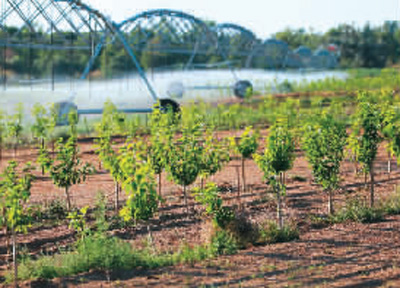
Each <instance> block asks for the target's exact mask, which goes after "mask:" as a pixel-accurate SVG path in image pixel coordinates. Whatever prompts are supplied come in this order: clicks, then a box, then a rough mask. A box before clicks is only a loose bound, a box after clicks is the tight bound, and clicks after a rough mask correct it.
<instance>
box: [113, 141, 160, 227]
mask: <svg viewBox="0 0 400 288" xmlns="http://www.w3.org/2000/svg"><path fill="white" fill-rule="evenodd" d="M145 150H146V148H145V144H143V143H142V142H137V143H133V144H129V145H128V146H127V147H124V148H123V149H122V151H121V153H120V156H119V161H120V165H121V172H122V174H123V178H124V182H123V184H122V186H123V188H124V190H125V192H126V194H127V196H128V200H127V201H126V204H125V206H124V207H123V208H122V209H121V210H120V216H121V217H122V218H123V219H124V220H125V221H126V222H127V221H130V220H131V219H133V220H134V221H135V224H136V221H137V220H148V219H150V218H151V217H152V216H153V215H154V213H155V212H156V211H157V208H158V200H159V198H158V196H157V191H156V188H155V181H154V175H153V171H152V169H151V166H150V165H149V163H148V162H146V152H145Z"/></svg>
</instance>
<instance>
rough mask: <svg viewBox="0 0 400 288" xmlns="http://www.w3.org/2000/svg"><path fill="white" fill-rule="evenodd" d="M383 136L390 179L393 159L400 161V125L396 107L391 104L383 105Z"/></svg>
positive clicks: (385, 103)
mask: <svg viewBox="0 0 400 288" xmlns="http://www.w3.org/2000/svg"><path fill="white" fill-rule="evenodd" d="M381 115H382V116H381V117H382V125H381V131H380V132H381V134H382V136H383V138H384V140H385V141H386V151H387V153H388V163H387V172H388V177H389V178H390V174H391V172H392V170H391V166H392V165H391V159H392V157H393V156H395V157H396V158H397V159H399V156H400V123H399V121H398V120H399V119H398V118H397V117H396V111H395V107H394V106H393V105H391V104H390V103H389V102H384V103H382V104H381Z"/></svg>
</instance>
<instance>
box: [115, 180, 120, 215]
mask: <svg viewBox="0 0 400 288" xmlns="http://www.w3.org/2000/svg"><path fill="white" fill-rule="evenodd" d="M114 195H115V197H114V201H115V203H114V207H115V213H118V208H119V206H118V202H119V184H118V181H115V183H114Z"/></svg>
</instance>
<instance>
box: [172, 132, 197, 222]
mask: <svg viewBox="0 0 400 288" xmlns="http://www.w3.org/2000/svg"><path fill="white" fill-rule="evenodd" d="M202 154H203V147H202V145H201V131H200V125H199V124H194V125H193V126H192V127H190V126H189V127H185V128H184V129H183V132H182V137H180V138H179V139H178V140H177V141H176V142H175V143H174V145H172V146H171V154H170V155H171V156H170V159H169V163H168V167H167V170H168V174H169V176H170V178H172V179H173V180H174V182H175V183H176V184H178V185H181V186H182V188H183V197H184V201H185V206H186V212H187V214H188V213H189V206H188V201H187V193H186V188H187V186H189V185H191V184H192V183H194V182H195V181H196V179H197V177H198V176H199V173H200V169H201V163H202Z"/></svg>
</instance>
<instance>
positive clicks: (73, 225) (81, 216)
mask: <svg viewBox="0 0 400 288" xmlns="http://www.w3.org/2000/svg"><path fill="white" fill-rule="evenodd" d="M88 209H89V206H85V207H83V208H81V209H79V210H76V211H73V212H70V213H68V216H67V219H69V228H70V229H74V230H75V233H76V234H77V235H78V238H80V239H81V240H83V239H84V238H85V237H86V236H87V235H88V234H89V232H90V229H89V227H88V226H87V225H86V219H85V218H86V213H87V211H88Z"/></svg>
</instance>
